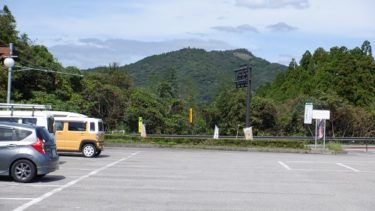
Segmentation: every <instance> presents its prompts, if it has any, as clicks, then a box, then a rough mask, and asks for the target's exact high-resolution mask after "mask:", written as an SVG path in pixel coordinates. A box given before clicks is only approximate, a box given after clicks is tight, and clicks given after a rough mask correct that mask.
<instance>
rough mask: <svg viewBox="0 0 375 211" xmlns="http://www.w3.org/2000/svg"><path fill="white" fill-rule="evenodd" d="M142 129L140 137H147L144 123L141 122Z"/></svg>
mask: <svg viewBox="0 0 375 211" xmlns="http://www.w3.org/2000/svg"><path fill="white" fill-rule="evenodd" d="M141 127H142V129H141V137H142V138H146V137H147V133H146V125H145V124H142V126H141Z"/></svg>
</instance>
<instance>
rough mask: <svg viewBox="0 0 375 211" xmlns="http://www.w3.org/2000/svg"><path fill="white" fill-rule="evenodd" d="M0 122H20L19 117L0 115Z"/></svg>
mask: <svg viewBox="0 0 375 211" xmlns="http://www.w3.org/2000/svg"><path fill="white" fill-rule="evenodd" d="M0 122H14V123H18V117H0Z"/></svg>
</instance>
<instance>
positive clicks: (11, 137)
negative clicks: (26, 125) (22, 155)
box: [0, 127, 32, 141]
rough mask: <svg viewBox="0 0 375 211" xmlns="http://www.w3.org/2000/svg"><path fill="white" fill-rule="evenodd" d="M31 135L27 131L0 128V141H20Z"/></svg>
mask: <svg viewBox="0 0 375 211" xmlns="http://www.w3.org/2000/svg"><path fill="white" fill-rule="evenodd" d="M31 133H32V132H31V131H29V130H23V129H18V128H3V127H0V141H21V140H22V139H24V138H26V137H27V136H29V135H30V134H31Z"/></svg>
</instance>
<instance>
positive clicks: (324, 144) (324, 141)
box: [323, 120, 326, 149]
mask: <svg viewBox="0 0 375 211" xmlns="http://www.w3.org/2000/svg"><path fill="white" fill-rule="evenodd" d="M323 134H324V136H323V149H325V148H326V120H324V133H323Z"/></svg>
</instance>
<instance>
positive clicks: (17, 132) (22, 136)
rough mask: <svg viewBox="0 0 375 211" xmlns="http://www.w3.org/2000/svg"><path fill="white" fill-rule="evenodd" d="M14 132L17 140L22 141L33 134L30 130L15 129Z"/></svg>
mask: <svg viewBox="0 0 375 211" xmlns="http://www.w3.org/2000/svg"><path fill="white" fill-rule="evenodd" d="M13 132H14V133H15V136H14V138H15V140H16V141H21V140H22V139H25V138H26V137H27V136H29V135H30V134H31V133H32V132H31V131H29V130H22V129H14V130H13Z"/></svg>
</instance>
